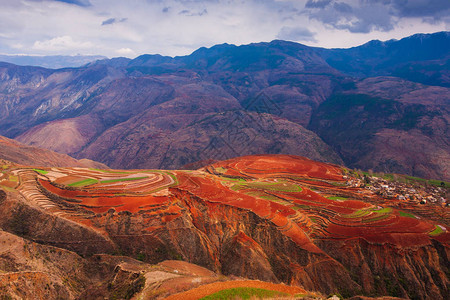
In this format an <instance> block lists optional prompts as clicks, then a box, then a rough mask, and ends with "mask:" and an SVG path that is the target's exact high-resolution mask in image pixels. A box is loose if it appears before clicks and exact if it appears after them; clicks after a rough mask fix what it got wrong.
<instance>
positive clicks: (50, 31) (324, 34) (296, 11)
mask: <svg viewBox="0 0 450 300" xmlns="http://www.w3.org/2000/svg"><path fill="white" fill-rule="evenodd" d="M421 1H422V2H423V1H431V2H433V3H438V0H421ZM431 2H430V3H431ZM306 3H309V5H308V7H306V8H305V5H306ZM336 3H338V4H336ZM343 3H344V4H343ZM392 3H397V4H396V5H397V6H395V7H394V8H393V9H390V8H392V7H393V5H394V4H392ZM398 3H402V2H401V1H400V0H398V1H397V0H395V1H394V0H390V1H384V0H373V1H368V0H360V1H354V0H310V1H307V0H265V1H261V0H215V1H206V0H133V1H122V0H89V1H86V0H62V1H61V0H60V1H55V0H53V1H52V0H21V1H13V0H10V1H2V0H0V51H2V52H9V53H10V54H14V53H17V51H18V49H17V47H16V48H15V47H14V45H22V46H23V47H22V48H21V49H20V51H21V52H22V53H23V52H24V51H28V52H29V54H41V55H45V54H47V53H48V54H65V55H70V54H77V53H80V54H101V55H106V56H109V57H113V56H117V55H125V56H128V57H130V56H132V55H140V54H144V53H153V54H155V53H159V54H163V55H172V56H173V55H185V54H189V53H190V52H192V51H194V50H196V49H197V48H199V47H201V46H206V47H209V46H212V45H214V44H220V43H232V44H238V45H240V44H248V43H252V42H260V41H271V40H273V39H277V38H281V39H291V40H295V41H299V42H302V43H305V44H309V45H312V46H323V47H348V46H355V45H357V44H360V43H363V42H367V41H368V40H370V39H390V38H399V37H402V36H405V35H409V34H413V33H417V32H433V31H440V30H446V28H448V26H449V21H448V19H446V18H443V17H441V18H437V19H436V21H435V22H434V23H432V22H424V19H423V18H422V17H418V16H417V13H415V14H413V13H412V12H411V9H410V8H409V7H406V8H405V9H404V13H399V11H400V8H398V7H400V6H399V5H400V4H398ZM349 7H350V8H349ZM333 8H336V9H340V10H339V11H335V10H333ZM416 11H417V10H416ZM416 11H414V12H416ZM435 11H439V10H437V9H436V7H435V6H433V10H430V11H429V12H427V15H426V16H427V18H430V14H433V13H434V12H435ZM412 15H413V16H414V17H411V16H412ZM102 24H103V26H102ZM128 49H130V50H131V51H129V50H128Z"/></svg>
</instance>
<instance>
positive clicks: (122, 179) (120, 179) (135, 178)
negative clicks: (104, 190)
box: [100, 176, 148, 183]
mask: <svg viewBox="0 0 450 300" xmlns="http://www.w3.org/2000/svg"><path fill="white" fill-rule="evenodd" d="M144 178H148V177H147V176H142V177H125V178H116V179H108V180H102V181H100V183H114V182H121V181H133V180H140V179H144Z"/></svg>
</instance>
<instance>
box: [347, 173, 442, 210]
mask: <svg viewBox="0 0 450 300" xmlns="http://www.w3.org/2000/svg"><path fill="white" fill-rule="evenodd" d="M346 179H347V185H348V186H351V187H364V188H366V189H368V190H370V191H372V192H373V193H375V194H377V195H380V196H382V197H384V198H391V199H392V198H393V199H397V200H400V201H413V202H415V203H420V204H438V205H441V206H450V199H449V198H450V190H449V189H448V188H445V187H439V186H434V185H429V184H425V183H423V184H422V183H420V184H419V183H417V184H412V183H404V182H399V181H396V180H386V179H384V178H381V177H376V176H367V175H365V176H363V178H362V179H360V178H356V177H347V178H346Z"/></svg>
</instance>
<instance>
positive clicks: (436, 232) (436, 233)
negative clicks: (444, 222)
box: [429, 225, 444, 236]
mask: <svg viewBox="0 0 450 300" xmlns="http://www.w3.org/2000/svg"><path fill="white" fill-rule="evenodd" d="M443 232H444V230H442V228H441V226H438V225H436V226H435V227H434V230H433V231H431V232H430V233H429V235H432V236H436V235H440V234H441V233H443Z"/></svg>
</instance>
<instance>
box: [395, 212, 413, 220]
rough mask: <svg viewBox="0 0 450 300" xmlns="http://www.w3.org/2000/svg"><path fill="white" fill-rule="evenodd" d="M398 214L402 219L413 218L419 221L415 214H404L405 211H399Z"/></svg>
mask: <svg viewBox="0 0 450 300" xmlns="http://www.w3.org/2000/svg"><path fill="white" fill-rule="evenodd" d="M398 214H399V215H400V216H402V217H408V218H413V219H417V217H416V216H415V215H413V214H410V213H407V212H404V211H399V212H398Z"/></svg>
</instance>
